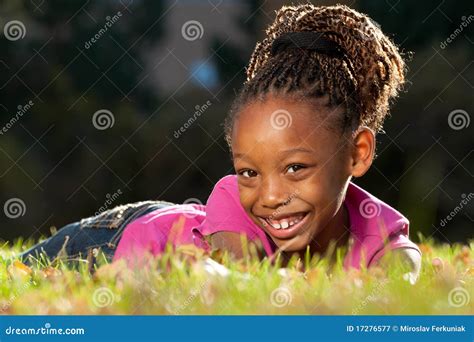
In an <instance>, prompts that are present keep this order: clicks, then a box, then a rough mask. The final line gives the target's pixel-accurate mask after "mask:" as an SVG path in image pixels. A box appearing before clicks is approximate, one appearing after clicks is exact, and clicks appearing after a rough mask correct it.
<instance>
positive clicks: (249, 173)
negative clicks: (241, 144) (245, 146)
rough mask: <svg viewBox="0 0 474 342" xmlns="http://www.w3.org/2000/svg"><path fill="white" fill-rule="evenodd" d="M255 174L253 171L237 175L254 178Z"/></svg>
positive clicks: (241, 172) (245, 171)
mask: <svg viewBox="0 0 474 342" xmlns="http://www.w3.org/2000/svg"><path fill="white" fill-rule="evenodd" d="M256 174H257V173H256V172H255V171H253V170H244V171H240V172H239V175H241V176H244V177H245V178H250V177H255V176H256Z"/></svg>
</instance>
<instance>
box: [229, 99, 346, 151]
mask: <svg viewBox="0 0 474 342" xmlns="http://www.w3.org/2000/svg"><path fill="white" fill-rule="evenodd" d="M337 114H338V113H331V110H330V109H329V108H327V107H324V106H314V105H313V106H311V105H309V104H307V103H304V102H301V101H299V102H298V101H287V100H286V101H285V100H281V99H269V100H266V101H259V102H253V103H250V104H247V105H245V106H244V107H243V108H242V109H241V110H240V111H239V113H238V115H237V119H236V120H235V122H234V129H233V137H232V141H233V145H234V146H235V145H239V146H240V145H242V147H243V145H247V144H257V143H261V144H271V145H279V144H280V145H281V144H283V145H285V144H301V143H306V144H309V145H314V147H316V146H317V145H322V144H327V143H330V141H331V139H332V138H334V137H335V135H336V134H335V132H334V130H333V129H330V121H332V118H331V116H334V115H337Z"/></svg>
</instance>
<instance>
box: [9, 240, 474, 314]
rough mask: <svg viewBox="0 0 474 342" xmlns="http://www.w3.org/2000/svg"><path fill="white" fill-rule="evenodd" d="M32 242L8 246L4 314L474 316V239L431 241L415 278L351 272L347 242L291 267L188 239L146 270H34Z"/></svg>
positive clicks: (381, 270)
mask: <svg viewBox="0 0 474 342" xmlns="http://www.w3.org/2000/svg"><path fill="white" fill-rule="evenodd" d="M32 243H33V242H32V241H29V242H23V241H21V240H18V241H16V242H15V243H14V244H8V243H5V244H4V245H3V246H2V247H0V314H3V315H10V314H42V315H48V314H80V315H82V314H145V315H148V314H156V315H162V314H164V315H176V314H182V315H189V314H205V315H207V314H217V315H219V314H270V315H274V314H276V315H278V314H290V315H291V314H323V315H327V314H329V315H331V314H345V315H363V314H382V315H393V314H400V315H412V314H448V315H455V314H461V315H465V314H474V304H473V302H472V300H471V298H472V297H473V292H474V291H473V289H474V286H473V285H474V280H473V278H474V263H473V257H472V248H473V246H474V242H471V243H470V244H469V245H460V244H454V245H447V244H439V243H436V242H434V241H433V240H430V239H424V240H422V242H420V243H419V246H420V248H421V249H422V251H423V260H422V271H421V274H420V277H419V279H418V281H417V282H416V283H415V284H412V282H410V278H409V277H407V276H406V269H405V267H404V265H403V264H402V263H401V262H400V263H398V262H397V263H395V262H394V263H392V264H391V265H390V266H385V267H373V268H370V269H369V270H362V271H355V270H353V271H351V272H345V271H344V269H343V267H342V260H343V255H344V250H343V249H338V250H336V252H335V254H333V255H334V258H333V259H332V260H334V262H331V263H330V262H328V261H327V260H328V258H318V257H313V258H312V259H311V260H310V259H309V258H306V260H304V261H303V262H301V261H300V262H298V261H297V260H296V259H294V260H292V261H291V262H290V263H289V264H288V265H287V266H286V267H285V268H281V267H279V262H278V261H277V262H276V263H271V262H269V260H268V259H264V260H263V261H259V260H258V259H257V258H256V257H254V256H253V255H254V253H252V252H249V255H248V257H247V258H245V259H244V260H241V261H238V262H237V261H231V260H230V258H229V256H228V255H227V254H226V253H222V252H220V251H214V252H213V253H212V254H211V255H203V254H202V252H200V251H199V250H195V249H194V248H192V247H190V246H183V247H182V248H180V249H179V250H177V251H174V252H171V251H168V252H167V253H165V254H164V255H162V257H160V258H157V259H155V260H153V261H152V262H151V263H150V266H149V267H140V268H139V269H136V270H134V269H130V268H127V267H126V265H125V264H124V263H107V262H106V261H105V260H104V259H103V258H101V256H100V255H99V256H98V258H99V264H100V267H97V268H95V269H94V270H92V272H91V269H90V267H89V266H88V263H87V261H85V260H84V261H78V262H77V263H75V264H74V265H70V264H66V263H63V262H60V261H55V262H49V261H47V260H42V261H38V262H37V264H36V265H34V266H32V267H31V268H30V267H28V266H26V265H24V264H22V263H21V262H19V261H18V260H15V259H14V256H15V254H16V253H17V252H18V251H20V250H21V246H22V245H23V246H25V245H31V244H32ZM210 257H212V259H210ZM214 260H216V261H217V262H218V263H216V262H214ZM222 265H224V266H222Z"/></svg>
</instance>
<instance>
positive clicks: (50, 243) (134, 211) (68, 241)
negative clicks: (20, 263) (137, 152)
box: [19, 200, 176, 267]
mask: <svg viewBox="0 0 474 342" xmlns="http://www.w3.org/2000/svg"><path fill="white" fill-rule="evenodd" d="M170 205H176V203H172V202H167V201H161V200H148V201H141V202H134V203H127V204H122V205H118V206H116V207H114V208H111V209H108V210H105V211H104V212H102V213H100V214H98V215H95V216H90V217H87V218H83V219H81V220H79V221H76V222H73V223H70V224H67V225H65V226H64V227H62V228H61V229H60V230H58V232H57V233H56V234H54V235H53V236H51V237H50V238H48V239H46V240H44V241H42V242H40V243H38V244H36V245H35V246H33V247H31V248H30V249H29V250H27V251H25V252H23V253H22V254H20V256H19V257H20V258H22V260H24V262H25V263H27V264H31V263H32V261H34V259H36V258H38V257H40V254H41V253H44V254H46V255H47V256H48V257H49V258H50V259H51V260H53V259H56V258H61V259H66V260H77V259H82V258H84V257H87V259H88V260H89V261H90V263H89V265H91V267H92V265H94V264H95V261H96V260H95V257H96V256H97V255H98V253H99V251H101V252H103V253H104V255H105V256H106V258H107V259H108V260H109V261H110V260H112V258H113V255H114V253H115V249H116V248H117V245H118V242H119V241H120V238H121V237H122V234H123V232H124V230H125V228H126V226H127V225H128V224H129V223H130V222H132V221H133V220H135V219H137V218H139V217H141V216H143V215H146V214H148V213H149V212H152V211H154V210H157V209H160V208H164V207H167V206H170ZM30 257H33V260H31V259H30Z"/></svg>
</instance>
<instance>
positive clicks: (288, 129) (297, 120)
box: [232, 96, 365, 252]
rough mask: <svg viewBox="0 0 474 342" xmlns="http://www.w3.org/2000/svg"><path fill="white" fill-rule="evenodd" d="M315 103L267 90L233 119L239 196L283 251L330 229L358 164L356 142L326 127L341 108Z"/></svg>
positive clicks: (301, 245) (301, 246) (302, 246)
mask: <svg viewBox="0 0 474 342" xmlns="http://www.w3.org/2000/svg"><path fill="white" fill-rule="evenodd" d="M316 108H317V109H316V110H315V107H314V106H313V107H310V106H309V105H308V104H306V103H304V102H299V101H295V100H291V99H283V98H280V97H270V96H268V97H267V98H266V100H265V101H263V102H253V103H249V104H247V105H245V106H244V108H242V110H241V111H240V112H239V113H238V116H237V118H236V120H235V123H234V128H233V132H232V155H233V162H234V168H235V171H236V173H237V178H238V184H239V192H240V201H241V203H242V206H243V207H244V209H245V211H246V212H247V214H248V215H249V216H250V218H251V219H252V220H253V222H255V223H256V224H257V225H258V226H259V227H261V229H263V230H264V231H265V232H266V233H267V234H268V235H269V236H270V237H271V239H272V240H273V242H274V243H275V244H276V245H277V247H279V248H280V249H281V250H283V251H288V252H296V251H302V250H304V249H305V248H306V246H307V245H312V244H314V242H316V244H318V234H320V233H321V232H323V230H324V229H326V228H328V229H332V225H334V222H335V221H336V217H337V216H339V217H340V216H341V215H342V214H341V213H342V210H340V209H341V207H342V202H343V200H344V197H345V192H346V189H347V186H348V183H349V181H350V177H351V175H353V171H354V165H355V164H356V163H357V161H356V160H355V159H354V156H356V159H357V155H356V154H354V149H353V148H352V147H351V146H353V145H352V143H353V141H352V142H350V141H349V138H348V137H347V135H341V134H340V130H337V129H330V128H328V127H329V125H331V124H334V118H335V117H337V116H338V115H339V116H340V115H341V114H342V112H343V109H342V108H340V109H337V108H336V109H335V108H331V109H330V108H327V107H324V106H322V105H321V106H317V107H316ZM318 108H320V109H318ZM330 121H332V122H330ZM364 172H365V171H364ZM322 235H327V232H325V233H323V234H321V235H319V236H322Z"/></svg>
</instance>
